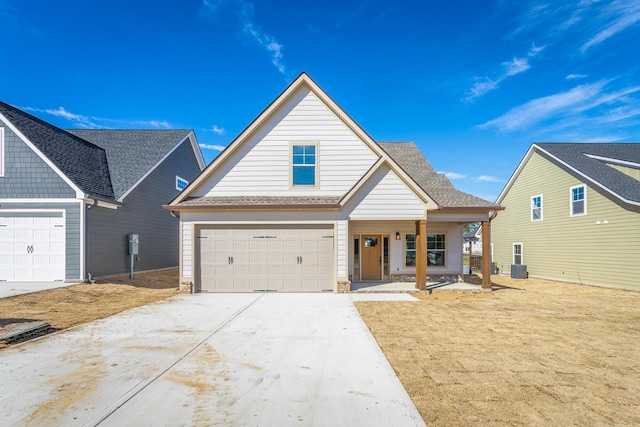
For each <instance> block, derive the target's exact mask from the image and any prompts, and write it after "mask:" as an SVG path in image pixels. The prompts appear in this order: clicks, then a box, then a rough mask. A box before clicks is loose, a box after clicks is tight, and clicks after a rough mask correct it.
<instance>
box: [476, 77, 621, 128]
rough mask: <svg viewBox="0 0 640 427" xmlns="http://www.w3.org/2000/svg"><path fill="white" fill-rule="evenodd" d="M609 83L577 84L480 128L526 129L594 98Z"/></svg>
mask: <svg viewBox="0 0 640 427" xmlns="http://www.w3.org/2000/svg"><path fill="white" fill-rule="evenodd" d="M607 83H609V81H608V80H602V81H599V82H597V83H592V84H585V85H581V86H576V87H574V88H573V89H571V90H568V91H566V92H561V93H558V94H555V95H549V96H544V97H542V98H537V99H533V100H531V101H529V102H527V103H525V104H522V105H520V106H518V107H515V108H512V109H511V110H509V111H507V112H506V113H505V114H503V115H501V116H499V117H497V118H495V119H493V120H489V121H488V122H485V123H483V124H481V125H479V126H478V127H479V128H480V129H486V128H495V129H497V130H498V131H501V132H513V131H517V130H522V129H526V128H528V127H530V126H532V125H534V124H536V123H539V122H541V121H543V120H545V119H547V118H549V117H551V116H554V115H557V114H559V113H560V112H565V111H566V110H568V109H576V108H579V107H580V106H583V105H585V103H586V102H588V101H591V100H594V99H595V98H596V97H597V96H598V95H600V93H601V92H602V89H603V88H604V86H605V85H606V84H607Z"/></svg>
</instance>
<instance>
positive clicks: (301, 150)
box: [291, 144, 317, 187]
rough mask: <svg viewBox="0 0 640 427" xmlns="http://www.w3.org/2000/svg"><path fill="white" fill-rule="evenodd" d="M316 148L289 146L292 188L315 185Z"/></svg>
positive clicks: (311, 146)
mask: <svg viewBox="0 0 640 427" xmlns="http://www.w3.org/2000/svg"><path fill="white" fill-rule="evenodd" d="M316 164H317V156H316V146H315V145H297V144H296V145H292V146H291V184H292V185H293V186H294V187H297V186H305V187H314V186H315V185H316Z"/></svg>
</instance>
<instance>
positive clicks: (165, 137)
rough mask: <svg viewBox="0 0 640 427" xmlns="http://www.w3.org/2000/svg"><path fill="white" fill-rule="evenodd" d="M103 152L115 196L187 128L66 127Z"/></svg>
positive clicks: (158, 157)
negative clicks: (121, 128) (124, 128)
mask: <svg viewBox="0 0 640 427" xmlns="http://www.w3.org/2000/svg"><path fill="white" fill-rule="evenodd" d="M67 131H68V132H69V133H72V134H73V135H76V136H78V137H80V138H83V139H85V140H87V141H89V142H92V143H93V144H95V145H97V146H98V147H101V148H103V149H104V150H105V151H106V152H107V161H108V163H109V170H110V172H111V181H112V183H113V191H114V193H115V197H116V199H118V198H120V197H121V196H122V195H123V194H124V193H126V192H127V191H128V190H129V189H130V188H131V187H132V186H133V185H134V184H135V183H136V182H138V180H139V179H140V178H142V177H143V176H144V175H145V174H146V173H147V172H148V171H149V170H150V169H151V168H152V167H153V166H155V165H156V164H157V163H158V162H159V161H160V160H162V158H163V157H164V156H165V155H167V153H169V152H170V151H171V150H172V149H173V148H174V147H175V146H176V145H177V144H178V143H179V142H180V141H182V140H184V139H185V138H186V137H187V136H188V135H189V133H191V130H188V129H175V130H173V129H172V130H164V129H162V130H140V129H137V130H136V129H134V130H105V129H67Z"/></svg>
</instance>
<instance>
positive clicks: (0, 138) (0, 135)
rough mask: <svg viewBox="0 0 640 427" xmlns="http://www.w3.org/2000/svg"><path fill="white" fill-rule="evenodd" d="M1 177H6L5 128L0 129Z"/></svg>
mask: <svg viewBox="0 0 640 427" xmlns="http://www.w3.org/2000/svg"><path fill="white" fill-rule="evenodd" d="M0 176H4V128H0Z"/></svg>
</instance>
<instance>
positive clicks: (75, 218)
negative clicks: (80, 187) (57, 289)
mask: <svg viewBox="0 0 640 427" xmlns="http://www.w3.org/2000/svg"><path fill="white" fill-rule="evenodd" d="M80 206H81V203H79V202H78V203H6V202H2V210H5V209H17V210H24V211H29V210H36V209H56V210H64V211H65V218H66V221H65V240H66V241H65V246H66V247H65V252H66V253H65V280H68V281H76V280H82V279H84V278H83V277H80V239H81V236H82V233H81V230H80Z"/></svg>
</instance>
